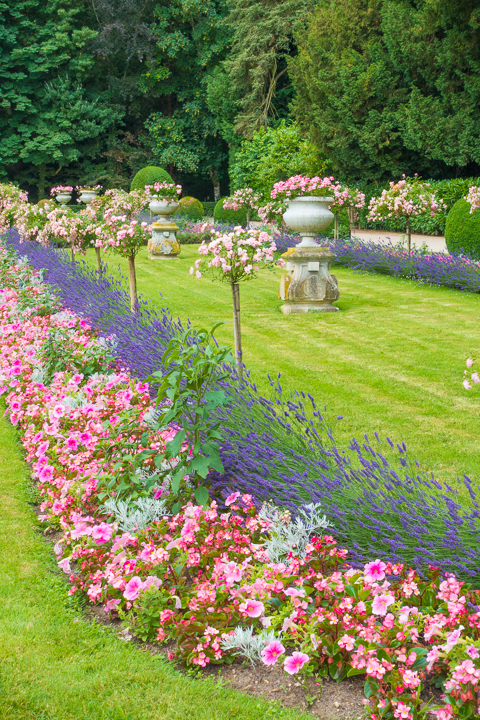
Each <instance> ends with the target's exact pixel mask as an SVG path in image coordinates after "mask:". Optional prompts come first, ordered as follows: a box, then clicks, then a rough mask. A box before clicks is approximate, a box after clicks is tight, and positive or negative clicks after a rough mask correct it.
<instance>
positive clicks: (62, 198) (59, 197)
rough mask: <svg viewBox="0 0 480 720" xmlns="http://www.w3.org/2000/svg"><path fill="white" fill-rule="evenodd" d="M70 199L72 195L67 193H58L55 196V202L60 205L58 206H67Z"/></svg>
mask: <svg viewBox="0 0 480 720" xmlns="http://www.w3.org/2000/svg"><path fill="white" fill-rule="evenodd" d="M71 199H72V194H71V193H69V192H59V193H57V194H56V195H55V200H56V201H57V202H58V203H60V205H67V203H69V202H70V200H71Z"/></svg>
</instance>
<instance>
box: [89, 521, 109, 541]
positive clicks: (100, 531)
mask: <svg viewBox="0 0 480 720" xmlns="http://www.w3.org/2000/svg"><path fill="white" fill-rule="evenodd" d="M112 535H113V527H112V526H111V525H109V524H108V523H100V525H95V526H94V527H93V528H92V538H93V539H94V540H95V542H96V543H97V545H100V543H104V542H108V541H109V540H110V538H111V537H112Z"/></svg>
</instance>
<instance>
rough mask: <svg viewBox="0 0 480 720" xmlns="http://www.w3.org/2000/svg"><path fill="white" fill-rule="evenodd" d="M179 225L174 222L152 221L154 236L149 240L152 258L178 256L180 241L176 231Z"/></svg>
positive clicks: (149, 254) (159, 258)
mask: <svg viewBox="0 0 480 720" xmlns="http://www.w3.org/2000/svg"><path fill="white" fill-rule="evenodd" d="M177 230H178V225H175V223H173V222H154V223H152V237H151V238H150V240H149V241H148V257H149V258H150V260H161V259H169V258H176V257H177V256H178V255H179V253H180V243H179V242H178V240H177V236H176V234H175V233H176V231H177Z"/></svg>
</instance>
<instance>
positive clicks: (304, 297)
mask: <svg viewBox="0 0 480 720" xmlns="http://www.w3.org/2000/svg"><path fill="white" fill-rule="evenodd" d="M332 202H333V198H331V197H313V196H305V197H298V198H295V200H290V201H289V203H288V209H287V211H286V212H285V213H284V215H283V219H284V221H285V224H286V225H287V227H289V228H291V229H292V230H295V231H296V232H298V233H300V235H301V237H302V239H301V242H299V243H298V245H297V246H296V247H294V248H290V249H289V250H288V251H287V252H286V253H284V254H283V256H282V257H284V258H285V261H286V270H287V275H284V276H283V277H282V278H281V280H280V291H279V296H280V298H281V299H282V300H284V301H285V303H284V304H283V305H282V306H281V308H280V309H281V311H282V312H283V313H284V314H285V315H290V314H291V313H306V312H337V311H338V308H337V307H335V305H332V303H333V302H335V300H338V298H339V297H340V292H339V290H338V283H337V278H336V277H335V275H331V274H330V267H331V263H332V260H333V259H334V257H335V256H334V254H333V253H332V251H331V250H330V248H328V247H321V246H320V245H317V243H316V242H315V241H314V237H315V236H316V235H318V234H319V233H321V232H322V230H326V228H327V227H328V226H329V225H330V223H331V222H332V221H333V219H334V215H333V213H332V212H330V210H329V209H328V206H329V204H330V203H332Z"/></svg>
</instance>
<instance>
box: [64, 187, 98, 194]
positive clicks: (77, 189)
mask: <svg viewBox="0 0 480 720" xmlns="http://www.w3.org/2000/svg"><path fill="white" fill-rule="evenodd" d="M102 189H103V188H102V186H101V185H77V186H76V187H75V190H76V191H77V193H82V192H83V191H84V190H86V191H90V192H98V191H99V190H102ZM70 190H72V188H70Z"/></svg>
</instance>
